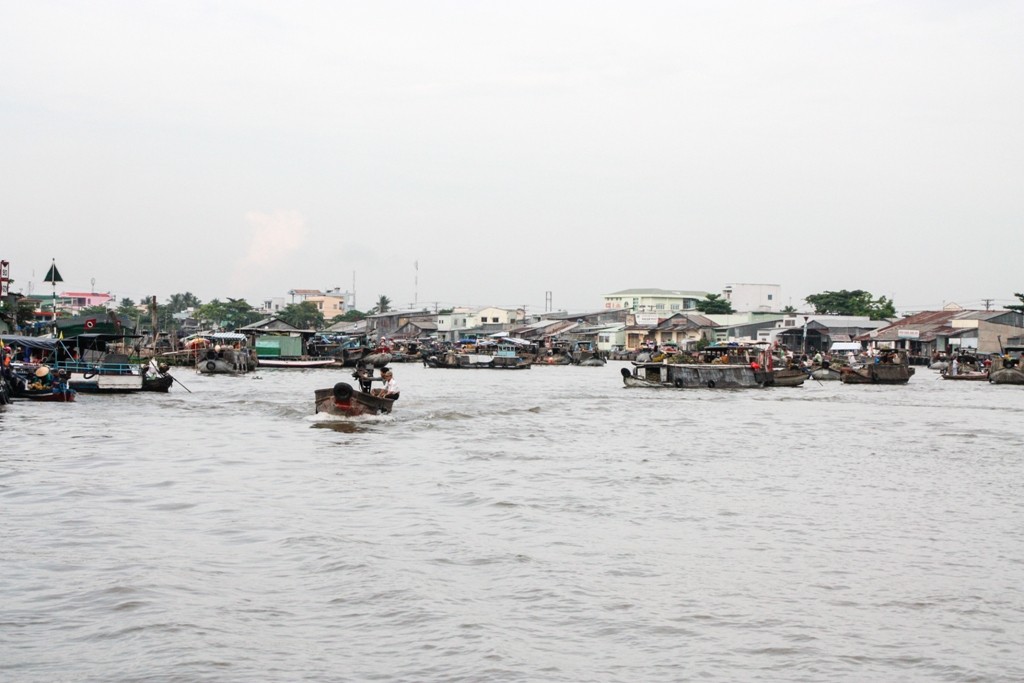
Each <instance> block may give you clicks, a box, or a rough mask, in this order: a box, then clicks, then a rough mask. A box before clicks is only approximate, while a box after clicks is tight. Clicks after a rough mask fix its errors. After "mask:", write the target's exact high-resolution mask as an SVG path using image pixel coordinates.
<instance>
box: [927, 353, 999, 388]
mask: <svg viewBox="0 0 1024 683" xmlns="http://www.w3.org/2000/svg"><path fill="white" fill-rule="evenodd" d="M954 361H955V362H950V363H947V365H946V367H945V368H943V370H942V372H941V373H940V375H939V376H940V377H942V379H949V380H957V381H964V380H966V381H968V382H979V381H980V382H987V381H988V368H986V367H985V364H984V362H983V361H982V360H981V359H980V358H978V356H976V355H974V354H971V353H965V352H960V353H959V354H958V355H957V356H956V358H954Z"/></svg>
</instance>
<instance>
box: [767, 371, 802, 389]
mask: <svg viewBox="0 0 1024 683" xmlns="http://www.w3.org/2000/svg"><path fill="white" fill-rule="evenodd" d="M806 380H807V373H806V372H804V371H803V370H776V371H775V372H773V373H772V386H776V387H798V386H801V385H802V384H803V383H804V382H805V381H806Z"/></svg>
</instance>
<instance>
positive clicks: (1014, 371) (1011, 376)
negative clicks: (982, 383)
mask: <svg viewBox="0 0 1024 683" xmlns="http://www.w3.org/2000/svg"><path fill="white" fill-rule="evenodd" d="M988 381H989V382H991V383H992V384H1024V371H1022V370H1020V369H1019V368H1002V369H1000V370H992V371H991V372H989V375H988Z"/></svg>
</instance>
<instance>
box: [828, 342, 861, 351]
mask: <svg viewBox="0 0 1024 683" xmlns="http://www.w3.org/2000/svg"><path fill="white" fill-rule="evenodd" d="M829 351H860V344H859V343H858V342H834V343H833V344H832V346H831V347H829Z"/></svg>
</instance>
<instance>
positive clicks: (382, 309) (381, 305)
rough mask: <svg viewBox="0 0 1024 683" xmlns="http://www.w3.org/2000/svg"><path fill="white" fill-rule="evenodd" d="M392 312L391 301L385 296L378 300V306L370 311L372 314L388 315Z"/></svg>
mask: <svg viewBox="0 0 1024 683" xmlns="http://www.w3.org/2000/svg"><path fill="white" fill-rule="evenodd" d="M390 310H391V299H389V298H387V297H386V296H384V295H383V294H381V295H380V298H379V299H377V305H376V306H374V307H373V308H371V309H370V313H371V314H373V313H387V312H388V311H390Z"/></svg>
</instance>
